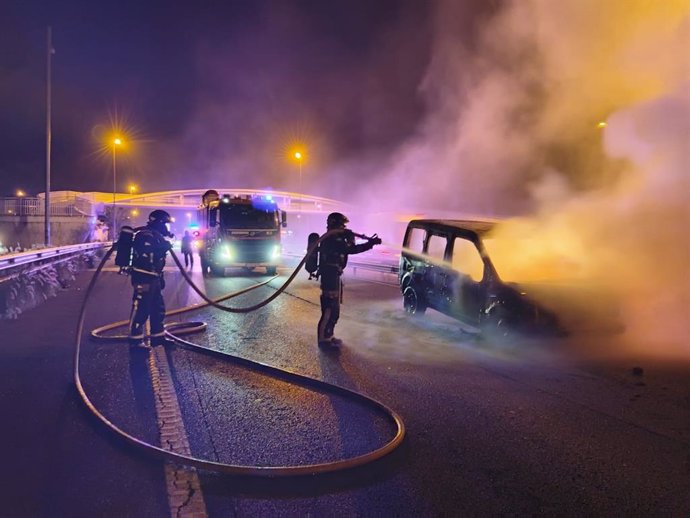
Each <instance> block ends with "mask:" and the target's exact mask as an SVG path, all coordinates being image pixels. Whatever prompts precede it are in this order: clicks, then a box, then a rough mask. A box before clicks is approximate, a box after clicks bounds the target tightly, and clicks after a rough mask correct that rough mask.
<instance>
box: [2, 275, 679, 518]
mask: <svg viewBox="0 0 690 518" xmlns="http://www.w3.org/2000/svg"><path fill="white" fill-rule="evenodd" d="M283 273H287V270H283ZM194 275H195V278H196V279H197V280H198V282H199V283H200V284H202V285H204V286H205V289H207V290H208V292H209V293H210V294H212V295H220V294H222V293H225V292H229V291H234V290H236V289H238V288H240V287H244V286H247V285H250V284H253V283H256V282H259V281H261V280H263V279H265V277H264V276H263V275H260V274H254V275H249V276H244V277H241V276H231V277H227V278H224V279H203V278H202V277H201V275H200V274H199V273H198V272H195V274H194ZM305 277H306V276H305V275H301V276H300V277H299V280H298V281H297V282H296V284H294V285H293V286H291V287H290V288H289V289H288V293H287V294H285V295H282V296H281V297H279V298H278V299H277V300H276V301H275V302H274V303H272V304H271V305H269V306H268V307H266V308H264V309H261V310H259V311H256V312H254V313H251V314H249V315H236V314H229V313H222V312H219V311H217V310H212V309H204V310H201V311H198V312H197V313H195V314H192V315H188V316H184V318H180V320H184V319H194V320H204V321H206V322H208V324H209V329H208V332H207V333H205V334H203V335H196V336H194V337H192V338H191V340H192V341H195V342H198V343H200V344H202V345H205V346H207V347H211V348H216V349H219V350H222V351H227V352H230V353H233V354H237V355H240V356H243V357H246V358H250V359H254V360H258V361H261V362H264V363H268V364H271V365H274V366H278V367H283V368H287V369H290V370H292V371H296V372H299V373H303V374H307V375H309V376H312V377H315V378H319V379H323V380H326V381H329V382H332V383H336V384H338V385H341V386H344V387H348V388H352V389H356V390H358V391H361V392H363V393H365V394H367V395H369V396H372V397H374V398H376V399H378V400H380V401H382V402H383V403H385V404H387V405H388V406H390V407H392V408H394V409H395V410H396V411H397V412H398V413H399V414H400V415H401V416H402V417H403V419H404V420H405V424H406V426H407V437H406V439H405V441H404V443H403V445H402V446H401V447H400V448H399V449H398V450H397V451H396V452H394V453H393V454H392V455H390V456H389V457H388V458H386V459H383V460H382V461H379V462H377V463H375V464H373V465H370V466H367V467H364V468H358V469H356V470H354V471H351V472H346V473H339V474H332V475H327V476H319V477H302V478H298V479H290V480H256V479H252V478H240V477H231V476H227V475H218V474H215V473H207V472H199V473H198V477H199V480H200V485H201V494H202V496H203V502H204V505H205V508H206V510H207V513H208V515H209V516H305V515H310V516H517V515H520V516H524V515H558V516H583V515H598V516H601V515H606V516H610V515H617V516H621V515H626V516H650V515H654V516H688V515H690V364H689V363H688V362H687V361H679V360H674V361H672V362H663V361H661V360H654V359H652V358H650V357H639V356H631V355H626V354H618V355H617V356H616V357H615V358H614V359H607V360H603V359H597V358H596V357H593V356H592V355H591V354H582V348H578V347H577V345H578V341H577V340H578V339H574V340H573V339H571V340H570V341H567V342H566V341H556V342H549V343H538V342H532V341H518V340H515V341H510V342H508V343H501V342H497V341H493V340H491V339H486V338H481V337H477V336H474V335H470V334H466V333H464V332H463V331H462V330H461V329H460V327H459V326H458V325H457V324H456V323H455V322H454V321H452V320H450V319H447V318H445V317H442V316H440V315H438V314H434V313H433V312H430V313H429V314H428V316H427V318H424V319H416V320H409V319H408V318H406V316H405V315H404V314H403V312H402V310H401V300H400V294H399V291H398V290H397V288H396V287H395V286H391V285H388V284H386V282H388V281H390V280H391V279H389V278H386V277H385V275H383V274H369V275H367V274H366V273H364V272H358V274H357V276H355V277H353V276H350V277H348V278H347V279H346V287H345V304H344V305H343V312H342V317H341V321H340V323H339V324H338V327H337V330H336V331H337V334H338V335H339V336H340V337H341V338H343V339H344V341H345V345H344V346H343V347H342V348H341V349H339V350H338V351H332V352H324V351H320V350H319V349H318V347H317V346H316V337H315V327H316V322H317V320H318V317H319V308H318V290H317V285H316V283H314V282H313V281H311V282H309V281H307V280H306V278H305ZM284 278H285V277H282V278H281V279H284ZM88 279H89V274H88V273H84V274H82V275H81V276H80V277H79V278H78V279H77V281H76V282H75V284H74V285H73V286H71V287H69V288H68V289H66V290H64V291H63V292H62V293H60V295H59V296H58V297H57V298H55V299H51V300H49V301H47V302H46V303H45V304H44V305H42V306H41V307H39V308H36V309H34V310H32V311H29V312H27V313H25V314H23V315H22V316H21V317H20V318H19V319H18V320H15V321H2V322H0V336H2V337H3V339H2V342H3V343H2V363H1V364H0V394H1V395H2V399H1V400H2V408H1V409H0V410H1V411H2V414H0V415H2V416H3V417H4V420H3V421H4V426H3V432H2V438H3V445H4V447H3V451H4V454H3V455H4V456H5V459H4V461H5V462H3V470H2V481H1V482H0V487H2V493H3V504H2V507H0V515H2V516H168V515H170V514H171V511H170V507H169V502H168V496H167V492H166V478H165V475H164V469H163V466H162V464H161V463H160V462H159V461H156V460H152V459H149V458H147V457H143V456H142V455H140V454H139V453H137V452H136V451H133V450H132V449H131V448H130V447H127V446H124V445H123V444H122V443H121V442H120V441H119V440H117V439H115V438H114V437H113V436H112V435H111V434H109V433H107V432H105V431H104V430H103V428H102V427H101V426H100V425H99V424H98V423H97V422H95V421H94V420H93V419H91V418H90V417H89V415H88V413H87V412H86V411H85V410H84V409H83V408H82V405H81V403H80V402H79V400H78V397H77V394H76V391H75V389H74V387H73V384H72V379H71V368H72V353H73V343H74V328H75V324H76V318H77V314H78V310H79V304H80V302H81V297H82V295H83V292H84V287H85V286H86V284H87V282H88ZM281 279H278V280H277V281H274V282H273V283H272V284H273V286H274V287H275V286H278V285H279V282H280V280H281ZM274 287H273V288H272V287H264V288H259V289H258V290H255V291H254V292H252V293H250V294H247V295H245V296H242V297H240V298H238V299H235V300H233V301H232V302H228V304H229V305H233V306H238V305H249V304H252V303H254V302H256V301H258V300H260V299H262V298H263V297H265V296H267V295H268V294H270V293H272V290H273V289H274ZM130 296H131V294H130V289H129V285H128V279H127V278H124V277H121V276H118V275H116V274H115V273H114V272H112V271H108V272H106V273H105V274H104V276H103V279H102V282H101V283H100V284H99V285H98V287H97V290H96V293H95V297H96V301H97V303H96V304H94V305H93V306H92V307H91V308H90V312H89V314H88V316H87V328H88V329H91V328H93V327H95V326H97V325H103V324H106V323H109V322H112V321H115V320H120V319H123V318H126V317H127V313H128V306H129V298H130ZM166 297H167V302H168V307H169V308H173V307H179V306H185V305H188V304H190V303H193V302H196V301H197V298H196V296H194V295H192V294H191V293H190V290H189V289H188V288H187V287H186V286H185V285H184V284H182V283H181V281H180V276H179V274H177V273H175V272H170V273H169V274H168V287H167V288H166ZM583 340H584V339H583ZM600 343H601V341H600ZM604 343H605V341H604ZM84 347H85V349H84V354H83V358H82V365H83V378H84V384H85V388H86V390H87V391H88V393H89V395H90V396H91V397H92V398H93V401H94V403H95V404H96V405H97V406H98V407H99V408H100V409H101V410H102V411H103V412H104V414H105V415H106V416H107V417H108V418H109V419H111V420H112V421H113V422H114V423H115V424H117V425H118V426H121V427H122V428H123V429H125V430H126V431H127V432H129V433H131V434H133V435H135V436H137V437H139V438H141V439H144V440H146V441H149V442H152V443H156V444H157V443H158V441H159V429H158V424H157V419H156V410H155V405H154V395H153V391H152V389H151V381H150V376H149V370H148V366H147V353H145V352H144V353H143V354H142V353H140V354H134V355H132V354H130V353H129V351H128V350H127V348H126V347H125V346H124V345H123V344H117V343H100V342H93V341H86V342H85V344H84ZM166 352H167V359H168V363H169V365H170V369H171V374H172V380H173V382H174V387H175V392H176V394H177V398H178V401H179V406H180V409H181V412H182V417H183V422H184V428H185V430H186V434H187V439H188V441H189V446H190V449H191V451H192V452H193V454H194V455H196V456H198V457H203V458H207V459H210V460H214V461H222V462H228V463H238V464H257V465H293V464H301V463H307V462H322V461H328V460H334V459H338V458H343V457H345V456H352V455H356V454H359V453H362V452H365V451H368V450H370V449H372V448H375V447H377V446H379V445H381V444H382V442H384V441H386V440H388V439H389V438H390V434H391V433H392V428H391V426H390V424H389V423H388V422H387V421H386V420H385V419H384V418H382V416H381V415H380V414H377V413H376V412H372V411H371V410H370V409H368V408H366V407H363V406H362V405H359V404H357V403H353V402H352V401H348V400H347V399H344V398H341V397H336V396H332V395H327V394H320V393H315V392H314V391H311V390H308V389H305V388H304V387H299V386H295V385H292V384H289V383H286V382H284V381H280V380H275V379H272V378H268V377H266V376H264V375H261V374H257V373H255V372H251V371H248V370H247V369H244V368H241V367H238V366H235V365H232V364H228V363H226V362H223V361H222V360H220V359H217V358H212V357H208V356H203V355H200V354H198V353H195V352H192V351H189V350H187V349H185V348H183V347H177V348H175V349H170V350H168V351H166ZM589 352H591V351H589ZM635 367H639V368H641V370H640V369H637V370H633V369H634V368H635Z"/></svg>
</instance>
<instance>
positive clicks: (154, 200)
mask: <svg viewBox="0 0 690 518" xmlns="http://www.w3.org/2000/svg"><path fill="white" fill-rule="evenodd" d="M207 190H208V188H203V189H180V190H174V191H159V192H148V193H141V194H129V193H115V194H114V195H113V193H106V192H76V191H57V192H51V195H50V199H51V204H50V214H51V216H82V217H83V216H97V215H99V214H102V213H104V212H105V211H107V210H110V209H111V207H112V205H113V204H114V205H115V206H116V207H118V208H123V207H126V208H132V209H134V208H137V209H140V208H141V209H154V208H162V209H180V210H194V209H196V208H197V207H199V205H200V202H201V196H202V195H203V194H204V193H205V192H206V191H207ZM215 190H216V191H218V192H219V193H221V194H229V195H231V196H271V197H272V198H273V199H274V200H275V202H276V203H277V205H278V206H279V207H280V208H281V209H282V210H285V211H287V212H301V213H304V214H324V213H326V214H327V213H329V212H334V211H345V210H348V209H350V208H351V207H350V206H349V205H348V204H346V203H344V202H341V201H338V200H333V199H331V198H323V197H320V196H312V195H309V194H303V193H297V192H288V191H273V190H268V189H236V188H225V189H224V188H218V187H215ZM43 199H44V194H43V193H41V194H39V195H38V196H37V197H31V198H30V197H21V198H18V197H11V198H0V216H4V217H12V216H14V217H17V216H43V215H44V214H45V207H44V202H43Z"/></svg>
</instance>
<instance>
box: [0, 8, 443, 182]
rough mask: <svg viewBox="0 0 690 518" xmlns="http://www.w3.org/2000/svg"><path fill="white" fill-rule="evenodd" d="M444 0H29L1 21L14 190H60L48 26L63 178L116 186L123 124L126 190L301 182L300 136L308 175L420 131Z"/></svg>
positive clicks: (1, 126)
mask: <svg viewBox="0 0 690 518" xmlns="http://www.w3.org/2000/svg"><path fill="white" fill-rule="evenodd" d="M432 5H433V4H432V3H431V2H427V1H425V0H417V1H415V0H376V1H372V0H336V1H323V0H276V1H261V0H252V1H248V0H238V1H233V0H225V1H218V2H195V3H192V2H174V1H171V2H160V3H155V2H141V1H129V0H122V1H117V2H94V1H92V0H89V1H86V0H84V1H73V2H38V1H35V0H28V1H15V2H13V3H11V4H10V5H9V8H8V7H7V6H5V7H3V14H2V16H1V17H0V78H1V79H0V113H1V114H2V116H1V118H0V195H10V194H12V192H13V191H14V189H16V188H23V189H25V190H27V191H29V192H30V193H32V194H35V193H37V192H41V191H43V189H44V183H43V182H44V175H45V165H44V164H45V62H46V51H45V45H46V43H45V40H46V27H47V26H48V25H51V26H52V30H53V46H54V48H55V54H54V56H53V158H52V159H53V169H52V182H53V189H56V190H62V189H71V190H81V191H90V190H102V191H106V192H107V191H110V190H111V188H112V170H111V165H110V164H111V162H110V156H109V155H108V153H107V151H105V152H104V150H103V149H102V147H103V144H104V142H105V140H106V137H107V130H108V128H110V127H111V124H112V123H113V122H114V121H116V123H117V124H119V125H122V126H123V127H124V134H125V138H128V139H129V140H133V141H134V142H133V144H132V145H131V146H128V149H127V150H122V151H119V152H118V183H119V185H120V188H121V189H123V190H124V189H125V186H126V185H127V183H128V182H135V183H137V184H139V185H140V186H141V188H142V189H143V190H146V191H152V190H160V189H171V188H187V187H205V186H206V185H211V184H212V185H216V186H223V187H235V186H237V187H245V186H247V187H269V186H270V187H273V188H276V189H294V188H296V187H297V186H296V184H295V183H294V173H295V168H296V166H295V164H291V163H290V162H289V161H288V159H287V157H286V156H285V155H286V150H287V149H288V147H289V145H290V144H291V143H293V142H300V141H301V142H303V144H304V146H306V150H307V155H308V160H307V162H305V164H304V175H305V183H308V182H311V181H313V180H315V176H316V175H318V174H323V175H325V174H326V173H325V172H326V171H336V170H337V167H336V165H337V164H338V163H342V162H344V161H348V160H352V159H353V157H357V156H370V155H371V154H381V153H383V154H385V153H386V152H387V150H391V149H394V148H395V146H396V145H397V144H398V143H399V142H401V141H403V140H404V139H405V138H407V137H408V136H409V135H411V134H412V133H413V132H414V131H415V128H416V127H417V125H418V123H419V121H420V119H421V118H422V117H423V114H424V109H425V106H424V101H423V98H422V97H421V96H420V95H419V85H420V83H421V82H422V81H423V77H424V74H425V70H426V68H427V66H428V64H429V59H430V52H431V50H430V48H431V32H432V31H431V29H430V27H431V20H432V18H433V12H432ZM332 174H333V175H335V176H333V177H332V178H331V179H330V180H329V181H328V182H325V183H326V185H328V184H329V183H332V184H333V185H336V184H337V185H343V183H344V182H345V183H346V182H347V181H348V180H347V179H345V178H339V177H337V174H338V173H336V172H333V173H332ZM290 175H293V176H290ZM320 180H321V183H322V184H323V178H320ZM305 190H307V189H305ZM328 190H329V189H328V188H325V189H324V188H322V189H321V191H322V192H321V193H320V194H334V193H333V192H323V191H328ZM315 194H317V193H315Z"/></svg>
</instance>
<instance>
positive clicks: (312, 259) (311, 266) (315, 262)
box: [304, 232, 319, 279]
mask: <svg viewBox="0 0 690 518" xmlns="http://www.w3.org/2000/svg"><path fill="white" fill-rule="evenodd" d="M318 240H319V235H318V234H317V233H316V232H312V233H311V234H309V238H308V240H307V250H311V248H312V247H313V246H314V244H315V243H316V242H317V241H318ZM304 269H305V270H307V272H308V273H309V278H310V279H318V278H319V274H318V273H317V270H318V269H319V249H318V247H317V248H316V249H314V251H313V252H312V253H310V254H309V257H307V262H306V263H304Z"/></svg>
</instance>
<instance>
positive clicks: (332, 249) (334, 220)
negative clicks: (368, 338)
mask: <svg viewBox="0 0 690 518" xmlns="http://www.w3.org/2000/svg"><path fill="white" fill-rule="evenodd" d="M348 222H349V220H348V219H347V217H345V215H344V214H341V213H340V212H333V213H331V214H329V215H328V219H327V220H326V227H327V229H328V230H342V232H338V233H335V234H333V235H331V236H329V237H327V238H326V239H324V240H323V241H322V242H321V244H320V245H319V275H320V276H321V319H320V320H319V325H318V328H317V333H318V340H319V346H320V347H326V346H338V345H341V344H342V340H340V339H339V338H336V337H335V336H333V331H334V329H335V324H336V323H337V322H338V318H339V317H340V304H341V303H342V297H343V284H342V281H341V279H340V277H341V276H342V274H343V270H344V269H345V266H347V256H348V255H350V254H359V253H361V252H366V251H367V250H371V249H372V248H373V247H374V245H380V244H381V240H380V239H379V238H378V237H372V238H369V239H368V240H367V242H365V243H361V244H355V235H354V234H353V233H352V231H351V230H348V229H347V228H346V225H347V223H348Z"/></svg>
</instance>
